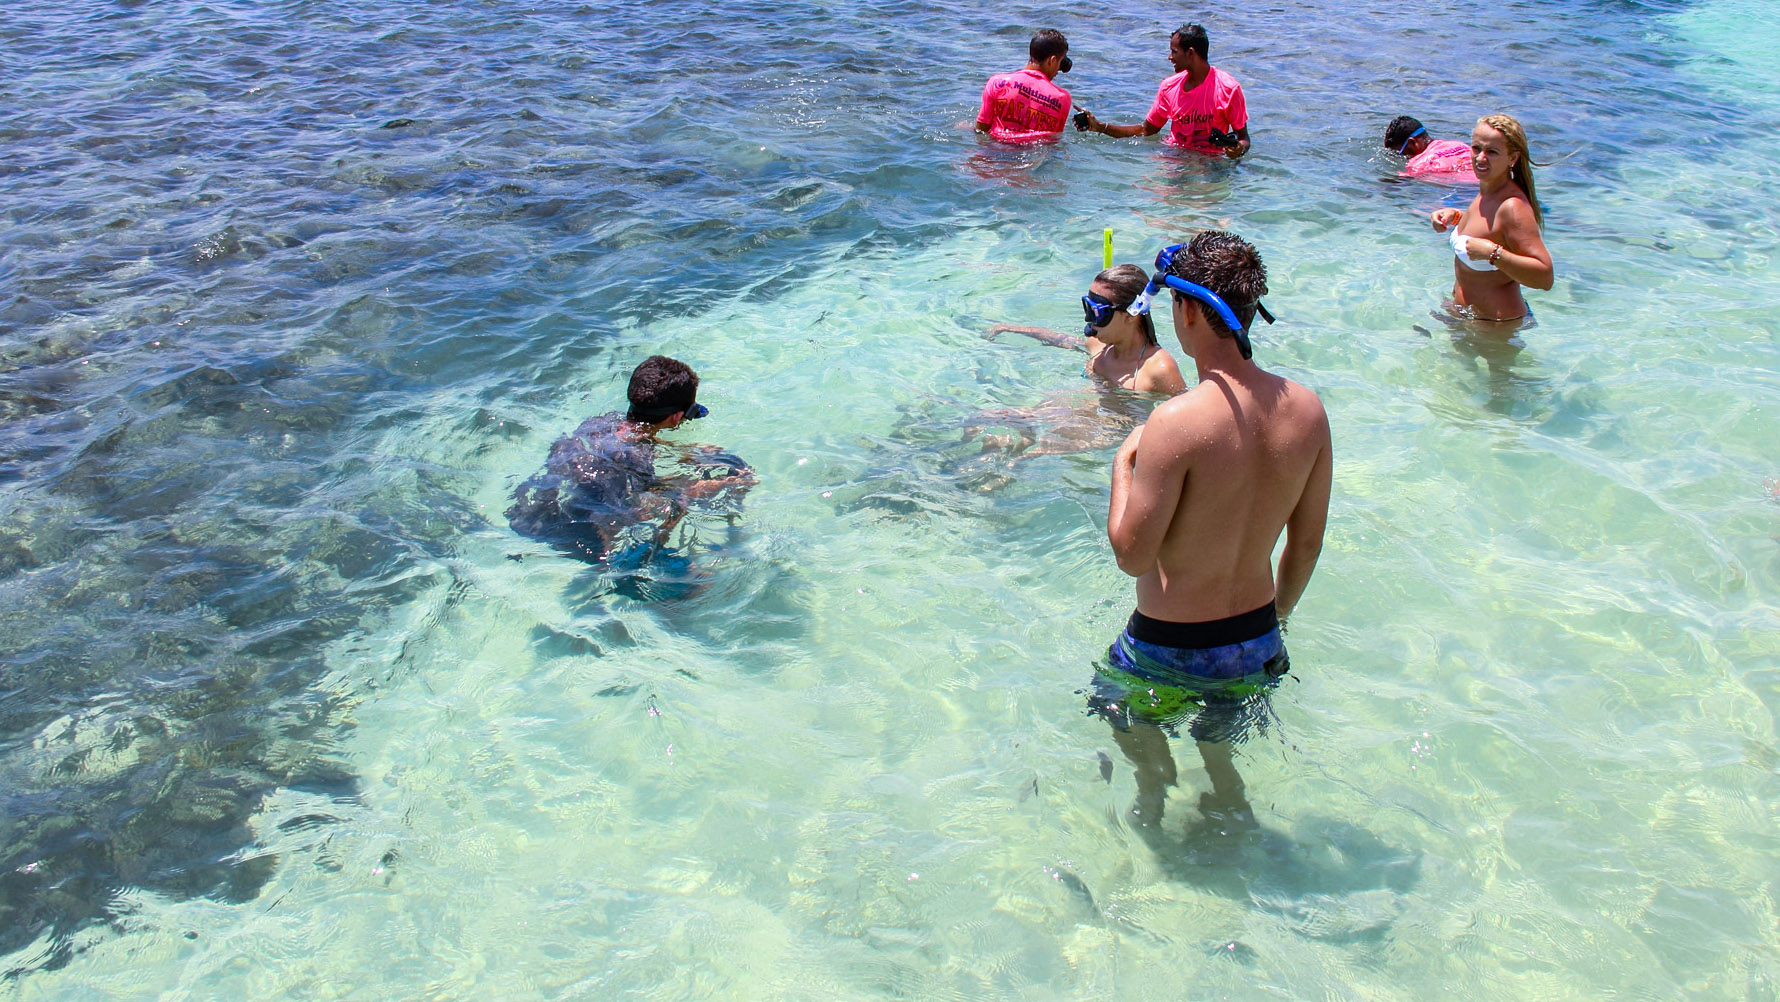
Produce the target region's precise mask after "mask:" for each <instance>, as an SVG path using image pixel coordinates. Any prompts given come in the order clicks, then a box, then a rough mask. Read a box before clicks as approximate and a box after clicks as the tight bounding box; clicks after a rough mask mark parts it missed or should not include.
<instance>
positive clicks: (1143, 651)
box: [1084, 602, 1291, 742]
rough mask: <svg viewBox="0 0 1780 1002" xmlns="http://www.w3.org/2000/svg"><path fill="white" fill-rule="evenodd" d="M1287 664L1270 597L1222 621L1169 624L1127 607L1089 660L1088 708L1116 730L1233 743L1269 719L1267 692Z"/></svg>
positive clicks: (1288, 667) (1260, 727)
mask: <svg viewBox="0 0 1780 1002" xmlns="http://www.w3.org/2000/svg"><path fill="white" fill-rule="evenodd" d="M1290 669H1291V661H1290V659H1289V658H1287V656H1286V645H1285V640H1284V638H1283V637H1281V636H1280V632H1279V616H1278V615H1277V613H1276V612H1275V611H1274V608H1273V603H1271V602H1269V603H1267V604H1266V605H1264V606H1262V607H1261V608H1259V609H1255V610H1252V611H1250V612H1245V613H1241V614H1240V615H1236V616H1231V617H1229V618H1228V619H1218V620H1212V621H1209V622H1203V623H1173V622H1169V621H1167V620H1161V619H1151V618H1150V617H1148V616H1145V615H1144V614H1143V613H1141V612H1135V611H1133V612H1132V613H1131V619H1130V620H1129V621H1128V622H1127V623H1126V624H1125V630H1124V632H1123V633H1121V634H1119V637H1118V639H1117V640H1115V641H1113V644H1112V646H1111V647H1109V648H1107V651H1106V660H1105V662H1104V663H1102V664H1097V665H1095V668H1094V681H1093V684H1092V686H1091V687H1090V688H1089V689H1087V690H1084V692H1085V693H1086V694H1087V697H1088V712H1089V713H1091V714H1098V715H1099V716H1103V717H1105V718H1106V719H1107V720H1108V721H1110V722H1111V723H1112V725H1113V726H1114V727H1117V728H1119V729H1121V730H1125V729H1128V728H1130V726H1131V725H1132V724H1133V723H1146V724H1154V725H1156V726H1158V727H1160V728H1162V729H1163V730H1164V731H1166V732H1167V733H1169V734H1171V735H1175V736H1179V728H1180V725H1181V723H1182V722H1183V721H1187V720H1188V719H1189V718H1190V719H1191V725H1190V727H1189V728H1188V733H1189V734H1190V735H1191V736H1192V738H1193V739H1194V740H1195V741H1220V742H1226V741H1227V742H1237V741H1242V740H1244V739H1245V738H1247V737H1248V735H1249V734H1250V732H1252V731H1254V730H1261V731H1265V730H1266V728H1267V725H1268V724H1269V722H1271V720H1272V707H1271V704H1270V702H1269V700H1268V696H1269V695H1270V694H1271V693H1272V691H1273V689H1274V688H1275V687H1276V686H1278V685H1279V680H1280V678H1281V677H1282V676H1284V675H1285V673H1286V672H1287V671H1289V670H1290Z"/></svg>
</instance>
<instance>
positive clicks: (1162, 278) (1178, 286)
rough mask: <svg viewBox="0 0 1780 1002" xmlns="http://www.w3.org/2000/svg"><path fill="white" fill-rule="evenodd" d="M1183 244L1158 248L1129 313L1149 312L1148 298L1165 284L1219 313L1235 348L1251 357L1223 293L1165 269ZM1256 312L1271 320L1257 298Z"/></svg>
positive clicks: (1245, 331) (1251, 351) (1243, 330)
mask: <svg viewBox="0 0 1780 1002" xmlns="http://www.w3.org/2000/svg"><path fill="white" fill-rule="evenodd" d="M1185 246H1186V244H1169V245H1168V246H1167V247H1164V248H1162V250H1161V252H1160V253H1158V254H1157V255H1156V273H1155V274H1154V275H1152V276H1151V277H1150V283H1149V284H1148V285H1146V286H1144V289H1143V295H1141V296H1138V297H1137V299H1136V300H1135V301H1134V302H1132V304H1131V306H1130V311H1131V313H1132V315H1133V316H1136V315H1140V314H1143V313H1148V312H1149V311H1150V300H1152V299H1154V298H1155V296H1156V293H1157V292H1160V291H1161V289H1162V287H1163V286H1164V285H1166V286H1167V287H1168V288H1170V289H1173V290H1174V291H1176V292H1178V293H1180V294H1181V295H1184V296H1191V297H1192V298H1194V299H1197V300H1198V301H1200V302H1202V303H1204V304H1205V305H1207V306H1209V307H1211V310H1212V312H1213V313H1216V314H1217V315H1218V319H1219V320H1222V321H1223V322H1224V326H1225V327H1227V328H1229V329H1230V333H1231V334H1232V335H1234V336H1235V338H1236V348H1237V350H1238V351H1240V352H1242V357H1243V358H1253V357H1254V348H1253V347H1252V346H1251V345H1250V344H1249V340H1248V329H1247V328H1245V327H1244V326H1243V325H1242V322H1241V321H1240V320H1237V319H1236V311H1235V310H1232V309H1231V308H1230V304H1229V303H1226V302H1224V299H1223V297H1222V296H1219V295H1218V294H1217V293H1215V292H1213V291H1211V290H1210V289H1207V288H1206V287H1205V286H1203V285H1195V284H1194V283H1192V282H1189V281H1187V280H1186V279H1184V278H1181V277H1180V276H1178V275H1170V274H1169V273H1168V269H1169V268H1170V267H1171V266H1172V265H1173V264H1174V255H1175V253H1176V252H1178V251H1179V250H1180V249H1181V248H1182V247H1185ZM1255 312H1256V313H1258V314H1260V315H1261V319H1263V320H1265V321H1267V322H1268V323H1272V322H1273V314H1271V313H1269V312H1267V307H1265V306H1262V305H1261V302H1260V300H1256V301H1255Z"/></svg>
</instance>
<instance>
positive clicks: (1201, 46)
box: [1174, 24, 1211, 59]
mask: <svg viewBox="0 0 1780 1002" xmlns="http://www.w3.org/2000/svg"><path fill="white" fill-rule="evenodd" d="M1174 34H1175V36H1176V37H1178V38H1179V39H1180V47H1181V48H1183V49H1190V50H1192V51H1194V52H1197V53H1199V58H1200V59H1209V58H1210V56H1209V55H1207V54H1208V53H1209V52H1211V39H1210V38H1208V37H1206V34H1205V26H1204V25H1199V24H1183V25H1181V26H1180V27H1178V28H1176V29H1174Z"/></svg>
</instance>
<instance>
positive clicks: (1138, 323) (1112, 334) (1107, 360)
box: [984, 264, 1187, 396]
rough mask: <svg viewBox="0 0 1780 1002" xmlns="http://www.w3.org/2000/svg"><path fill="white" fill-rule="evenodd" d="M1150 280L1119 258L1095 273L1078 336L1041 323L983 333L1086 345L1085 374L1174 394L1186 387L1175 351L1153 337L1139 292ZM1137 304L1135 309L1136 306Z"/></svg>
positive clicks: (1141, 390) (1147, 308)
mask: <svg viewBox="0 0 1780 1002" xmlns="http://www.w3.org/2000/svg"><path fill="white" fill-rule="evenodd" d="M1148 281H1149V279H1148V277H1146V276H1145V275H1144V273H1143V269H1142V268H1139V267H1138V266H1137V265H1134V264H1121V265H1116V266H1114V267H1111V268H1108V269H1106V270H1105V271H1103V272H1101V273H1100V274H1098V275H1095V276H1094V281H1093V283H1092V284H1091V285H1089V286H1088V294H1087V295H1085V296H1083V297H1082V319H1083V320H1085V321H1087V324H1086V326H1085V327H1084V328H1083V330H1082V335H1083V336H1082V337H1077V336H1075V335H1073V334H1060V333H1058V332H1057V331H1054V330H1050V329H1048V328H1045V327H1020V326H1017V325H1014V324H996V325H995V326H993V327H990V328H989V330H988V331H987V332H986V333H985V335H984V336H985V337H990V338H993V337H994V336H995V335H996V334H999V333H1001V332H1002V331H1013V332H1015V333H1018V334H1026V335H1029V336H1031V337H1035V338H1037V339H1038V340H1040V341H1043V342H1045V343H1046V344H1052V345H1056V346H1057V347H1059V348H1085V349H1087V352H1088V365H1087V369H1086V374H1087V375H1088V376H1089V377H1091V378H1094V379H1096V380H1098V381H1100V382H1101V383H1102V384H1103V385H1105V386H1107V387H1109V388H1114V387H1116V388H1118V389H1124V390H1136V391H1137V392H1139V393H1165V394H1167V395H1169V396H1173V395H1174V394H1176V393H1179V392H1181V391H1182V390H1184V389H1186V388H1187V384H1186V380H1184V379H1182V378H1181V374H1180V366H1179V365H1176V364H1175V361H1174V356H1172V355H1170V354H1168V351H1167V350H1166V349H1164V348H1163V347H1162V346H1161V345H1159V344H1157V343H1156V322H1155V320H1154V319H1152V318H1151V317H1150V306H1149V301H1148V300H1147V299H1144V300H1143V302H1142V303H1141V304H1140V305H1139V304H1138V300H1139V299H1142V297H1143V290H1144V285H1145V284H1146V283H1147V282H1148ZM1134 306H1135V309H1134Z"/></svg>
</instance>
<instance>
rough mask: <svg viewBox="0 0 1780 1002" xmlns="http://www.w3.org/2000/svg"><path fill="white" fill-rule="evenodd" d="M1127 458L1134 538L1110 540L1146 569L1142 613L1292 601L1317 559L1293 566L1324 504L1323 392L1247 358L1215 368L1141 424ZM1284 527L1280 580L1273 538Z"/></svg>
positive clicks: (1314, 541)
mask: <svg viewBox="0 0 1780 1002" xmlns="http://www.w3.org/2000/svg"><path fill="white" fill-rule="evenodd" d="M1132 445H1135V446H1136V448H1135V449H1134V450H1133V449H1130V448H1129V447H1130V446H1132ZM1119 458H1120V460H1121V461H1128V460H1129V459H1131V458H1134V459H1135V469H1134V470H1132V476H1131V490H1130V491H1129V492H1128V493H1127V499H1126V505H1125V509H1124V511H1123V512H1122V515H1123V517H1122V518H1121V519H1120V527H1121V528H1123V529H1124V530H1125V533H1124V535H1125V538H1126V539H1128V540H1129V541H1130V543H1131V544H1132V545H1130V546H1128V547H1119V546H1118V541H1119V539H1118V537H1117V536H1115V539H1114V545H1115V549H1116V550H1118V552H1119V558H1120V559H1119V565H1120V567H1122V568H1124V570H1125V571H1126V572H1127V573H1130V574H1133V575H1137V576H1138V581H1137V608H1138V611H1140V612H1142V613H1143V614H1144V615H1146V616H1152V617H1154V618H1156V619H1165V620H1170V621H1173V622H1201V621H1205V620H1212V619H1223V618H1225V617H1228V616H1234V615H1236V614H1238V613H1242V612H1247V611H1249V610H1251V609H1256V608H1259V607H1261V606H1263V605H1266V604H1267V603H1268V602H1271V601H1277V603H1278V606H1279V612H1280V614H1281V616H1284V615H1285V614H1286V613H1288V612H1289V611H1290V609H1291V608H1292V606H1293V605H1294V604H1295V603H1296V602H1297V600H1298V596H1299V595H1300V594H1302V592H1303V589H1304V584H1305V583H1306V581H1308V579H1309V570H1310V567H1309V566H1304V567H1302V573H1301V574H1295V573H1291V572H1292V571H1294V570H1297V569H1298V565H1300V564H1303V563H1305V558H1306V557H1308V560H1309V562H1310V563H1311V565H1314V560H1315V555H1316V553H1317V552H1318V550H1320V548H1321V539H1322V534H1323V523H1324V520H1325V518H1326V515H1327V512H1328V499H1329V484H1330V469H1331V455H1330V448H1329V421H1328V417H1327V416H1326V415H1325V414H1324V413H1323V405H1322V402H1321V401H1319V400H1318V399H1317V397H1316V394H1314V393H1312V392H1310V390H1308V389H1306V388H1304V387H1303V386H1300V385H1298V384H1297V383H1294V382H1292V381H1291V380H1289V379H1285V378H1283V377H1280V376H1275V375H1273V374H1272V373H1269V372H1265V371H1263V370H1262V369H1261V368H1260V367H1258V366H1256V365H1255V364H1254V363H1253V362H1249V361H1246V360H1244V361H1243V364H1242V365H1241V366H1240V367H1237V368H1235V369H1234V370H1233V371H1224V370H1221V369H1211V370H1210V371H1207V372H1203V373H1202V379H1201V382H1200V383H1199V384H1198V385H1197V386H1194V387H1193V388H1192V389H1190V390H1188V391H1187V392H1186V393H1184V394H1182V395H1180V396H1178V397H1176V398H1174V399H1173V400H1170V401H1169V402H1167V403H1165V404H1163V405H1162V406H1160V407H1158V408H1157V409H1156V411H1155V413H1154V414H1152V415H1151V416H1150V420H1149V422H1148V423H1147V424H1146V425H1144V426H1142V427H1140V428H1138V429H1136V430H1135V431H1133V432H1132V436H1131V438H1130V439H1129V440H1128V441H1127V448H1126V449H1121V450H1120V455H1119ZM1158 528H1160V532H1158ZM1288 529H1289V530H1290V532H1289V534H1288V538H1287V552H1286V555H1285V556H1284V557H1283V558H1282V560H1281V562H1280V564H1281V566H1280V575H1279V580H1278V583H1277V590H1276V583H1275V579H1274V573H1273V546H1274V544H1275V543H1276V542H1277V541H1278V540H1279V536H1280V533H1281V531H1282V530H1288ZM1294 544H1296V545H1295V546H1294ZM1307 546H1308V547H1309V548H1310V549H1309V552H1308V553H1305V552H1304V550H1305V548H1306V547H1307Z"/></svg>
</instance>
